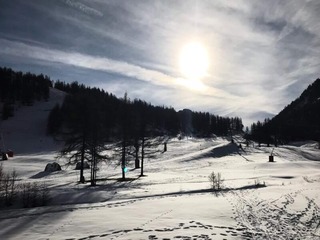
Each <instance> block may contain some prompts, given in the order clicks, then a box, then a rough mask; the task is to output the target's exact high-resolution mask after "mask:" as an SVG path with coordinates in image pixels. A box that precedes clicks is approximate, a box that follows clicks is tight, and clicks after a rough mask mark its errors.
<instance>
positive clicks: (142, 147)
mask: <svg viewBox="0 0 320 240" xmlns="http://www.w3.org/2000/svg"><path fill="white" fill-rule="evenodd" d="M143 163H144V137H143V138H142V143H141V174H140V176H141V177H142V176H143Z"/></svg>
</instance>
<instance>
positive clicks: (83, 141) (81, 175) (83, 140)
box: [80, 137, 85, 183]
mask: <svg viewBox="0 0 320 240" xmlns="http://www.w3.org/2000/svg"><path fill="white" fill-rule="evenodd" d="M84 151H85V137H83V138H82V149H81V166H80V183H84V182H85V179H84V176H83V168H84Z"/></svg>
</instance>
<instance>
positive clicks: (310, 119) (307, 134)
mask: <svg viewBox="0 0 320 240" xmlns="http://www.w3.org/2000/svg"><path fill="white" fill-rule="evenodd" d="M248 138H250V139H253V140H256V141H258V142H261V143H267V144H270V143H275V144H277V143H285V142H289V141H296V140H315V141H320V79H317V80H316V81H315V82H314V83H312V84H311V85H309V86H308V88H307V89H306V90H305V91H304V92H303V93H302V94H301V95H300V97H299V98H297V99H296V100H294V101H293V102H291V103H290V104H289V105H288V106H287V107H285V108H284V109H283V110H282V111H281V112H280V113H279V114H278V115H277V116H275V117H274V118H272V119H265V120H264V121H263V122H259V121H258V122H257V123H253V124H252V125H251V133H250V134H248Z"/></svg>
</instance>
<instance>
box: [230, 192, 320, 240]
mask: <svg viewBox="0 0 320 240" xmlns="http://www.w3.org/2000/svg"><path fill="white" fill-rule="evenodd" d="M303 191H304V190H303V189H301V190H299V191H295V192H292V193H287V194H284V195H282V196H281V197H280V198H278V199H276V200H273V201H266V200H262V199H259V197H258V195H257V194H254V195H255V196H254V197H253V196H252V195H253V193H252V192H250V191H249V190H245V191H241V192H235V193H234V194H235V196H236V201H234V200H233V203H232V205H233V207H234V208H233V210H234V214H235V218H236V220H237V221H238V224H239V226H241V227H243V228H244V229H246V230H245V231H244V233H243V237H244V238H247V239H313V240H316V239H320V235H319V225H320V212H319V206H318V205H317V204H316V203H315V201H314V199H310V198H309V197H307V196H306V195H304V194H303ZM297 198H300V199H302V200H303V205H301V203H299V208H301V207H302V206H303V207H302V208H303V210H301V211H299V210H297V209H296V207H294V206H293V205H294V204H295V201H296V199H297Z"/></svg>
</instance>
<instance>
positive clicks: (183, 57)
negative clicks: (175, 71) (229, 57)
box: [179, 42, 209, 81]
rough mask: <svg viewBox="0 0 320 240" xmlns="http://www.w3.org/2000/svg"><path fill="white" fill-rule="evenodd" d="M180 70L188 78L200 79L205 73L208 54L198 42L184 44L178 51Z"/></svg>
mask: <svg viewBox="0 0 320 240" xmlns="http://www.w3.org/2000/svg"><path fill="white" fill-rule="evenodd" d="M179 60H180V61H179V63H180V71H181V73H182V74H183V76H184V77H185V78H187V79H188V80H193V81H196V80H200V78H202V77H204V76H205V75H206V74H207V70H208V64H209V63H208V55H207V51H206V49H205V48H204V47H203V46H202V45H201V44H200V43H198V42H192V43H189V44H187V45H185V46H184V47H183V48H182V49H181V52H180V59H179Z"/></svg>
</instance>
